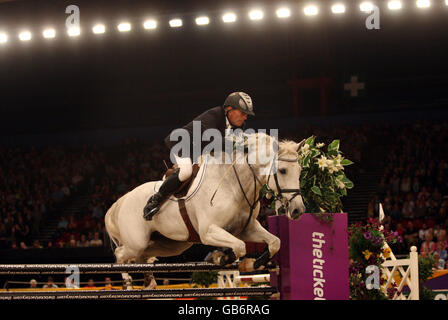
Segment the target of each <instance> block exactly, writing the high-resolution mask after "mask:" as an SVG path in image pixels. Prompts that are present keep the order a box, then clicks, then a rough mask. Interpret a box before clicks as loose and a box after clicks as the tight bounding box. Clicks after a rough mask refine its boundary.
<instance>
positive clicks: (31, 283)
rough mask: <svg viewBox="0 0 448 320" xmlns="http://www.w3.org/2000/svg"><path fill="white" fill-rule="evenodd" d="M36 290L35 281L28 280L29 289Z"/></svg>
mask: <svg viewBox="0 0 448 320" xmlns="http://www.w3.org/2000/svg"><path fill="white" fill-rule="evenodd" d="M36 288H37V281H36V280H35V279H31V280H30V289H36Z"/></svg>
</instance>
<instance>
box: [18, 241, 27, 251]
mask: <svg viewBox="0 0 448 320" xmlns="http://www.w3.org/2000/svg"><path fill="white" fill-rule="evenodd" d="M20 249H22V250H26V249H28V247H27V245H26V243H25V242H23V241H21V242H20Z"/></svg>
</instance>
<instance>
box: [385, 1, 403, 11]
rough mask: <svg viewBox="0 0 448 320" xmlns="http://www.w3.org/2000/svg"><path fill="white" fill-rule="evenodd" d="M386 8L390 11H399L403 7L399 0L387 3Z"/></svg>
mask: <svg viewBox="0 0 448 320" xmlns="http://www.w3.org/2000/svg"><path fill="white" fill-rule="evenodd" d="M387 6H388V7H389V9H390V10H400V9H401V8H402V7H403V5H402V3H401V1H399V0H392V1H389V2H388V3H387Z"/></svg>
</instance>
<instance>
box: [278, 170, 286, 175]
mask: <svg viewBox="0 0 448 320" xmlns="http://www.w3.org/2000/svg"><path fill="white" fill-rule="evenodd" d="M278 171H279V172H280V173H281V174H286V169H279V170H278Z"/></svg>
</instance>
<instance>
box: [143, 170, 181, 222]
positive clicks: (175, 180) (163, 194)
mask: <svg viewBox="0 0 448 320" xmlns="http://www.w3.org/2000/svg"><path fill="white" fill-rule="evenodd" d="M181 185H182V181H180V180H179V170H176V171H175V172H174V173H173V174H171V175H170V176H168V177H167V178H166V179H165V180H164V181H163V183H162V185H161V186H160V189H159V192H157V193H155V194H154V195H153V196H152V197H151V198H149V200H148V203H147V204H146V206H145V208H144V209H143V218H145V219H146V220H148V221H149V220H151V219H152V217H153V216H154V215H155V214H156V213H157V212H158V211H159V206H160V205H161V204H162V202H163V201H164V200H165V199H167V198H168V197H169V196H170V195H172V194H173V193H174V192H176V190H177V189H179V188H180V186H181Z"/></svg>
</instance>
